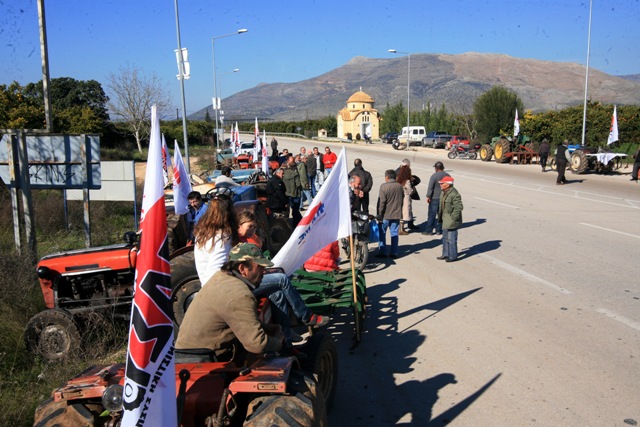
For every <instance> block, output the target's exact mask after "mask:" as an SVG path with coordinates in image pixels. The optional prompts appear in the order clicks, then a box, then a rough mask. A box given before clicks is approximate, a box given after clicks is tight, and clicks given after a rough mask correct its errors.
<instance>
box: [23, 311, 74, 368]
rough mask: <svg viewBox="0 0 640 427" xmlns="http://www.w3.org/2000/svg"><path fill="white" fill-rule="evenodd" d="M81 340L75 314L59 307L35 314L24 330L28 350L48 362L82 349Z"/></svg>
mask: <svg viewBox="0 0 640 427" xmlns="http://www.w3.org/2000/svg"><path fill="white" fill-rule="evenodd" d="M80 341H81V340H80V333H79V332H78V326H77V325H76V322H75V320H74V319H73V315H72V314H71V313H69V312H68V311H66V310H60V309H57V308H56V309H51V310H45V311H41V312H40V313H38V314H36V315H35V316H33V317H32V318H31V320H29V323H28V324H27V328H26V330H25V331H24V342H25V345H26V346H27V350H29V351H30V352H31V353H33V354H37V355H39V356H41V357H42V358H43V359H45V360H46V361H48V362H57V361H60V360H62V359H65V358H67V357H69V356H71V355H73V354H74V353H76V352H77V351H78V350H79V349H80Z"/></svg>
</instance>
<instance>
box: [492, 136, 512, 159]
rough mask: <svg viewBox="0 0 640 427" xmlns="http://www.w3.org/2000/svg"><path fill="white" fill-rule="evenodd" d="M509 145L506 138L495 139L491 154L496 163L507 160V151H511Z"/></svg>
mask: <svg viewBox="0 0 640 427" xmlns="http://www.w3.org/2000/svg"><path fill="white" fill-rule="evenodd" d="M510 145H511V144H510V143H509V141H506V140H498V141H496V145H495V147H493V155H494V157H495V159H496V163H507V162H508V161H509V157H508V156H507V153H510V152H511V147H510Z"/></svg>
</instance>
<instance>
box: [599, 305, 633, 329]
mask: <svg viewBox="0 0 640 427" xmlns="http://www.w3.org/2000/svg"><path fill="white" fill-rule="evenodd" d="M596 311H597V312H598V313H600V314H604V315H605V316H607V317H609V318H611V319H613V320H615V321H618V322H620V323H622V324H623V325H627V326H628V327H630V328H633V329H635V330H637V331H640V322H638V321H636V320H633V319H629V318H628V317H624V316H622V315H620V314H617V313H615V312H613V311H611V310H607V309H606V308H599V309H597V310H596Z"/></svg>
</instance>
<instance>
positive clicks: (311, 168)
mask: <svg viewBox="0 0 640 427" xmlns="http://www.w3.org/2000/svg"><path fill="white" fill-rule="evenodd" d="M305 162H306V166H307V181H309V190H310V191H311V199H313V198H314V197H316V173H317V167H318V166H317V163H316V157H315V156H314V155H313V154H309V155H308V156H307V159H306V161H305Z"/></svg>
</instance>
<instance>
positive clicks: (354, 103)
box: [337, 90, 380, 140]
mask: <svg viewBox="0 0 640 427" xmlns="http://www.w3.org/2000/svg"><path fill="white" fill-rule="evenodd" d="M374 103H375V101H374V100H373V98H371V97H370V96H369V95H367V94H366V93H364V92H362V91H361V90H360V91H358V92H356V93H354V94H353V95H351V97H350V98H349V99H348V100H347V105H346V107H345V108H343V109H342V110H340V112H339V113H338V117H337V121H338V138H347V139H356V140H358V139H364V138H365V135H366V136H367V137H368V138H370V139H378V138H380V115H379V114H378V110H376V109H375V108H373V104H374Z"/></svg>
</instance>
